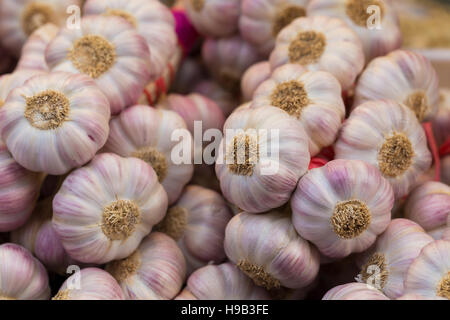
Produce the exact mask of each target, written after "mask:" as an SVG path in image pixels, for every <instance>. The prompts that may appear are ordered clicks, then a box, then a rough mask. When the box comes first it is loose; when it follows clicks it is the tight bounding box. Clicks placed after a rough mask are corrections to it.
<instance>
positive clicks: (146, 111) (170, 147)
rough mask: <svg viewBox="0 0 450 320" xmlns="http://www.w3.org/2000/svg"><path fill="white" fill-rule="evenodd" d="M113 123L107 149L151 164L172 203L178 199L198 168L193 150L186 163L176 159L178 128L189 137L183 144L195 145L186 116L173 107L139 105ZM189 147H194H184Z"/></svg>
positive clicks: (122, 114)
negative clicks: (171, 108)
mask: <svg viewBox="0 0 450 320" xmlns="http://www.w3.org/2000/svg"><path fill="white" fill-rule="evenodd" d="M110 127H111V130H110V133H109V137H108V141H107V142H106V145H105V148H104V151H106V152H112V153H115V154H118V155H120V156H122V157H136V158H139V159H141V160H143V161H145V162H147V163H148V164H150V165H151V166H152V168H153V170H154V171H155V172H156V175H157V177H158V180H159V183H161V184H162V186H163V187H164V189H165V190H166V192H167V196H168V199H169V204H171V203H174V202H175V201H176V200H177V199H178V197H179V196H180V194H181V191H182V189H183V187H184V185H185V184H187V183H188V182H189V180H190V179H191V177H192V173H193V171H194V166H193V164H192V158H193V155H192V154H191V155H189V154H187V157H188V159H187V160H189V161H187V162H184V163H176V162H175V161H176V159H174V153H176V151H177V148H178V147H179V144H180V143H181V142H180V141H178V140H177V139H178V138H179V137H178V133H177V131H180V134H183V137H182V138H183V139H185V140H186V141H184V140H183V141H182V142H183V145H184V144H190V145H193V143H192V137H191V135H190V133H189V131H187V128H186V124H185V122H184V121H183V119H182V118H181V117H180V116H179V115H178V114H176V113H175V112H173V111H169V110H162V109H155V108H152V107H149V106H143V105H136V106H133V107H130V108H128V109H126V110H124V111H123V112H122V113H121V114H120V115H119V116H118V117H116V118H114V119H112V120H111V122H110ZM173 135H175V136H176V137H174V136H173ZM188 151H191V149H189V150H183V152H188Z"/></svg>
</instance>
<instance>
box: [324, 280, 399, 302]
mask: <svg viewBox="0 0 450 320" xmlns="http://www.w3.org/2000/svg"><path fill="white" fill-rule="evenodd" d="M322 300H390V299H389V298H388V297H386V296H385V295H384V294H383V293H381V292H380V291H378V290H377V289H375V288H373V287H371V286H369V285H367V284H364V283H358V282H354V283H348V284H343V285H340V286H337V287H334V288H332V289H331V290H329V291H328V292H327V293H326V294H325V295H324V296H323V298H322Z"/></svg>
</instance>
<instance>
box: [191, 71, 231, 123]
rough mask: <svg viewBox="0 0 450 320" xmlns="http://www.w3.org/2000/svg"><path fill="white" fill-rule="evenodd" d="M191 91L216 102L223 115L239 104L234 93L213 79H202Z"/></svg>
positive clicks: (227, 114)
mask: <svg viewBox="0 0 450 320" xmlns="http://www.w3.org/2000/svg"><path fill="white" fill-rule="evenodd" d="M193 91H194V92H198V93H200V94H202V95H204V96H205V97H208V98H210V99H211V100H213V101H214V102H215V103H217V105H218V106H219V107H220V109H222V112H223V115H224V116H225V117H228V116H229V115H230V114H231V112H233V110H234V109H235V108H236V107H237V106H238V104H239V98H237V97H236V95H235V94H233V93H232V92H230V91H228V90H226V89H225V88H223V87H222V86H221V85H219V84H218V83H217V82H216V81H214V80H203V81H201V82H199V83H198V84H197V85H196V86H195V87H194V89H193Z"/></svg>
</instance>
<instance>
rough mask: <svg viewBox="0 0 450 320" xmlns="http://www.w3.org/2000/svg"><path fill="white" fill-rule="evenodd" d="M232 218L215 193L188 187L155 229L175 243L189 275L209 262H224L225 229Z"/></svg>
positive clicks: (222, 201) (194, 186)
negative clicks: (184, 259)
mask: <svg viewBox="0 0 450 320" xmlns="http://www.w3.org/2000/svg"><path fill="white" fill-rule="evenodd" d="M232 217H233V214H232V213H231V210H230V209H229V208H228V206H227V204H226V203H225V200H224V199H223V198H222V196H221V195H220V194H219V193H217V192H215V191H213V190H209V189H206V188H203V187H200V186H196V185H189V186H187V187H186V188H185V190H184V192H183V194H182V195H181V197H180V199H179V200H178V201H177V202H176V203H175V204H174V205H173V206H172V207H170V208H169V210H168V211H167V214H166V216H165V218H164V220H163V221H162V222H160V223H159V224H158V225H157V226H156V227H155V230H157V231H161V232H164V233H166V234H167V235H169V236H170V237H171V238H173V239H174V240H175V241H177V243H178V245H179V247H180V248H181V250H182V251H183V254H184V256H185V258H186V262H187V273H188V274H191V273H192V272H194V271H195V270H197V269H199V268H201V267H203V266H205V265H207V264H208V263H210V262H212V263H221V262H222V261H223V260H225V257H226V256H225V251H224V248H223V242H224V238H225V227H226V226H227V224H228V222H229V221H230V219H231V218H232Z"/></svg>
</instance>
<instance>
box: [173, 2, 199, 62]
mask: <svg viewBox="0 0 450 320" xmlns="http://www.w3.org/2000/svg"><path fill="white" fill-rule="evenodd" d="M172 14H173V17H174V18H175V31H176V33H177V36H178V43H179V45H180V47H181V48H182V49H183V53H184V56H187V55H188V54H189V52H190V51H191V49H192V48H193V47H194V45H195V43H196V42H197V40H198V39H199V34H198V32H197V30H195V28H194V27H193V26H192V24H191V22H190V21H189V19H188V17H187V15H186V12H185V11H184V10H179V9H172Z"/></svg>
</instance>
